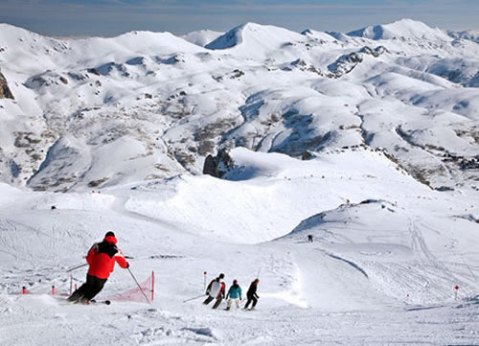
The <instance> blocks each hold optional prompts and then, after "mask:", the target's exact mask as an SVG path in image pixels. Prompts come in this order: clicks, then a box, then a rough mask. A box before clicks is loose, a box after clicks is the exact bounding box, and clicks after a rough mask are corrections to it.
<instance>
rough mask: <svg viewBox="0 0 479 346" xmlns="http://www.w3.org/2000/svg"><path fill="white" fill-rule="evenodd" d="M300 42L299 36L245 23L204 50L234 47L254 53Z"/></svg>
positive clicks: (277, 29)
mask: <svg viewBox="0 0 479 346" xmlns="http://www.w3.org/2000/svg"><path fill="white" fill-rule="evenodd" d="M298 40H301V35H300V34H298V33H296V32H293V31H290V30H287V29H284V28H280V27H277V26H272V25H260V24H256V23H246V24H243V25H240V26H238V27H236V28H233V29H231V30H230V31H228V32H227V33H225V34H224V35H222V36H220V37H218V38H217V39H216V40H214V41H213V42H211V43H209V44H208V45H206V48H208V49H213V50H222V49H228V48H233V47H236V46H240V45H244V46H247V47H245V49H246V48H247V49H249V50H251V53H255V51H256V50H258V49H260V50H265V49H267V48H270V49H279V48H280V47H281V45H282V44H284V43H285V42H288V41H298Z"/></svg>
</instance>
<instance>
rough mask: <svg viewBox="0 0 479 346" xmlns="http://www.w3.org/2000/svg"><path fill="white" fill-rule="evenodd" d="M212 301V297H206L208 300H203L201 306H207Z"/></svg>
mask: <svg viewBox="0 0 479 346" xmlns="http://www.w3.org/2000/svg"><path fill="white" fill-rule="evenodd" d="M213 299H215V298H213V297H212V296H208V298H206V299H205V301H204V302H203V304H205V305H208V304H209V303H211V302H212V300H213Z"/></svg>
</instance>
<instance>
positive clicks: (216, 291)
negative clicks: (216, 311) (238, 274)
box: [203, 273, 225, 308]
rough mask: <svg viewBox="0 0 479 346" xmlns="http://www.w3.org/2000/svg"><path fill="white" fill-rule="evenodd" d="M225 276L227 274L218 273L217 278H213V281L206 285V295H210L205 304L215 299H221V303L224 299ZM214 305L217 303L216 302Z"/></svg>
mask: <svg viewBox="0 0 479 346" xmlns="http://www.w3.org/2000/svg"><path fill="white" fill-rule="evenodd" d="M224 277H225V274H223V273H221V274H220V275H218V277H217V278H215V279H213V280H211V282H210V283H209V284H208V287H206V295H207V296H208V297H207V298H206V299H205V301H204V302H203V304H205V305H208V304H209V303H211V302H212V301H213V300H214V299H216V300H217V301H218V299H220V303H221V300H222V299H223V296H224V283H223V282H222V280H223V279H224ZM222 291H223V292H222ZM214 305H216V303H215V304H214ZM218 305H219V304H218ZM213 308H214V306H213Z"/></svg>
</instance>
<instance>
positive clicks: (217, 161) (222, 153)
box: [203, 149, 234, 178]
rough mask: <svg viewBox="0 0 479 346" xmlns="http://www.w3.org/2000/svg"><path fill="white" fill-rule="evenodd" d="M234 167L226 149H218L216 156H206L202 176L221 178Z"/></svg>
mask: <svg viewBox="0 0 479 346" xmlns="http://www.w3.org/2000/svg"><path fill="white" fill-rule="evenodd" d="M233 167H234V162H233V159H232V158H231V156H230V155H229V154H228V151H227V150H226V149H220V150H219V151H218V154H217V155H216V156H213V155H211V154H210V155H208V156H207V157H206V159H205V163H204V166H203V174H209V175H211V176H213V177H216V178H222V177H223V176H224V175H225V174H226V173H228V172H229V171H230V170H231V169H233Z"/></svg>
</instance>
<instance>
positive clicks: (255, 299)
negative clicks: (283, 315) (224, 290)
mask: <svg viewBox="0 0 479 346" xmlns="http://www.w3.org/2000/svg"><path fill="white" fill-rule="evenodd" d="M246 298H248V300H247V301H246V305H245V306H244V308H245V309H247V308H248V306H249V304H250V303H251V302H253V306H251V307H252V308H254V307H255V306H256V303H257V302H258V298H256V297H255V296H247V297H246Z"/></svg>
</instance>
